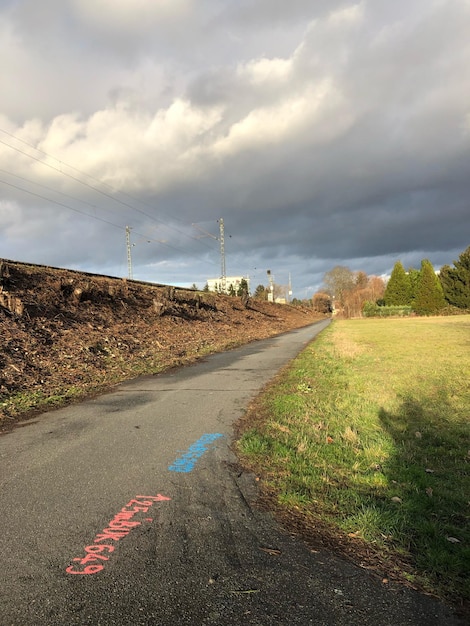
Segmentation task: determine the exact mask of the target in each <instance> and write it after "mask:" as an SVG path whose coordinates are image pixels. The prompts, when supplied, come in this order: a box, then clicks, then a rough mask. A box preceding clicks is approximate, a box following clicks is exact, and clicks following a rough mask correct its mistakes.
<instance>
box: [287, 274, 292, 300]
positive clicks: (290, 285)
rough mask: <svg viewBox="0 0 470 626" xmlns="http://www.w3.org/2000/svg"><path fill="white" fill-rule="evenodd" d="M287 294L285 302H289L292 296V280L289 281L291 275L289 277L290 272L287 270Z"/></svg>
mask: <svg viewBox="0 0 470 626" xmlns="http://www.w3.org/2000/svg"><path fill="white" fill-rule="evenodd" d="M287 293H288V296H287V302H290V299H291V296H292V281H291V277H290V272H289V287H288V292H287Z"/></svg>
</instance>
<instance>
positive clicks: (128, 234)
mask: <svg viewBox="0 0 470 626" xmlns="http://www.w3.org/2000/svg"><path fill="white" fill-rule="evenodd" d="M126 248H127V275H128V277H129V280H132V255H131V227H130V226H126Z"/></svg>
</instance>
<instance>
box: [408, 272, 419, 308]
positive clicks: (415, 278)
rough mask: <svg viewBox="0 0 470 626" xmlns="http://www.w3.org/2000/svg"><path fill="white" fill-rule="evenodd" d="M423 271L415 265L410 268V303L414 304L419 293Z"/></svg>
mask: <svg viewBox="0 0 470 626" xmlns="http://www.w3.org/2000/svg"><path fill="white" fill-rule="evenodd" d="M420 276H421V272H420V271H419V270H417V269H415V268H414V267H410V268H409V269H408V279H409V281H410V303H411V304H412V303H413V301H414V299H415V298H416V296H417V294H418V287H419V279H420Z"/></svg>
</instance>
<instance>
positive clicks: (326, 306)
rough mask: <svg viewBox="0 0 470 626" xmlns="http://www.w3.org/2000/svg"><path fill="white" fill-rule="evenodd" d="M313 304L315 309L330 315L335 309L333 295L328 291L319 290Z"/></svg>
mask: <svg viewBox="0 0 470 626" xmlns="http://www.w3.org/2000/svg"><path fill="white" fill-rule="evenodd" d="M312 306H313V309H314V311H316V312H317V313H322V314H325V315H328V314H329V313H331V311H332V310H333V306H332V302H331V296H330V295H329V294H327V293H323V292H321V291H317V293H315V294H314V295H313V298H312Z"/></svg>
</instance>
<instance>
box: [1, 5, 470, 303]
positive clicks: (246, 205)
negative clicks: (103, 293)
mask: <svg viewBox="0 0 470 626" xmlns="http://www.w3.org/2000/svg"><path fill="white" fill-rule="evenodd" d="M469 33H470V0H393V2H391V1H390V0H362V1H354V0H290V1H289V2H286V1H285V0H41V2H38V1H37V0H0V58H1V59H2V63H1V66H0V94H1V95H0V257H1V258H6V259H11V260H15V261H24V262H30V263H40V264H46V265H52V266H55V267H66V268H72V269H78V270H84V271H89V272H96V273H100V274H107V275H111V276H122V277H126V276H129V273H130V270H131V272H132V276H133V278H135V279H139V280H146V281H151V282H157V283H165V284H173V285H183V286H191V285H193V284H196V285H197V286H198V287H199V288H202V287H203V286H204V284H205V282H206V280H207V279H209V278H217V277H219V276H220V275H221V273H222V266H223V264H225V270H226V274H227V275H228V276H242V275H243V276H248V277H249V279H250V284H251V287H252V290H254V288H255V287H256V286H257V285H258V284H263V285H267V284H268V277H267V271H268V270H270V271H271V272H272V276H273V278H274V282H275V283H277V284H279V285H287V284H288V283H289V280H290V284H291V287H292V293H293V297H296V298H300V299H304V298H310V297H311V296H312V295H313V294H314V293H315V292H316V291H317V290H319V289H320V288H321V285H322V280H323V277H324V275H325V273H326V272H328V271H330V270H332V269H333V268H334V267H335V266H337V265H341V266H346V267H348V268H349V269H351V270H352V271H364V272H366V273H367V274H369V275H379V276H380V275H389V274H390V273H391V270H392V268H393V265H394V264H395V263H396V262H397V261H398V260H400V261H401V262H402V263H403V265H404V266H405V268H409V267H417V268H418V267H419V266H420V263H421V260H422V259H424V258H426V259H429V260H430V261H431V263H433V265H434V267H435V269H439V268H440V267H441V266H442V265H444V264H449V265H452V264H453V262H454V261H455V260H456V259H458V256H459V255H460V253H461V252H462V251H463V250H465V249H466V248H467V247H468V246H469V245H470V229H469V225H470V69H469V68H470V36H469ZM221 220H223V225H224V230H223V234H224V241H223V244H224V245H223V246H221V243H222V241H221V228H220V226H221ZM126 227H128V230H127V231H126ZM221 248H223V251H224V254H223V255H222V254H221Z"/></svg>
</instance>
